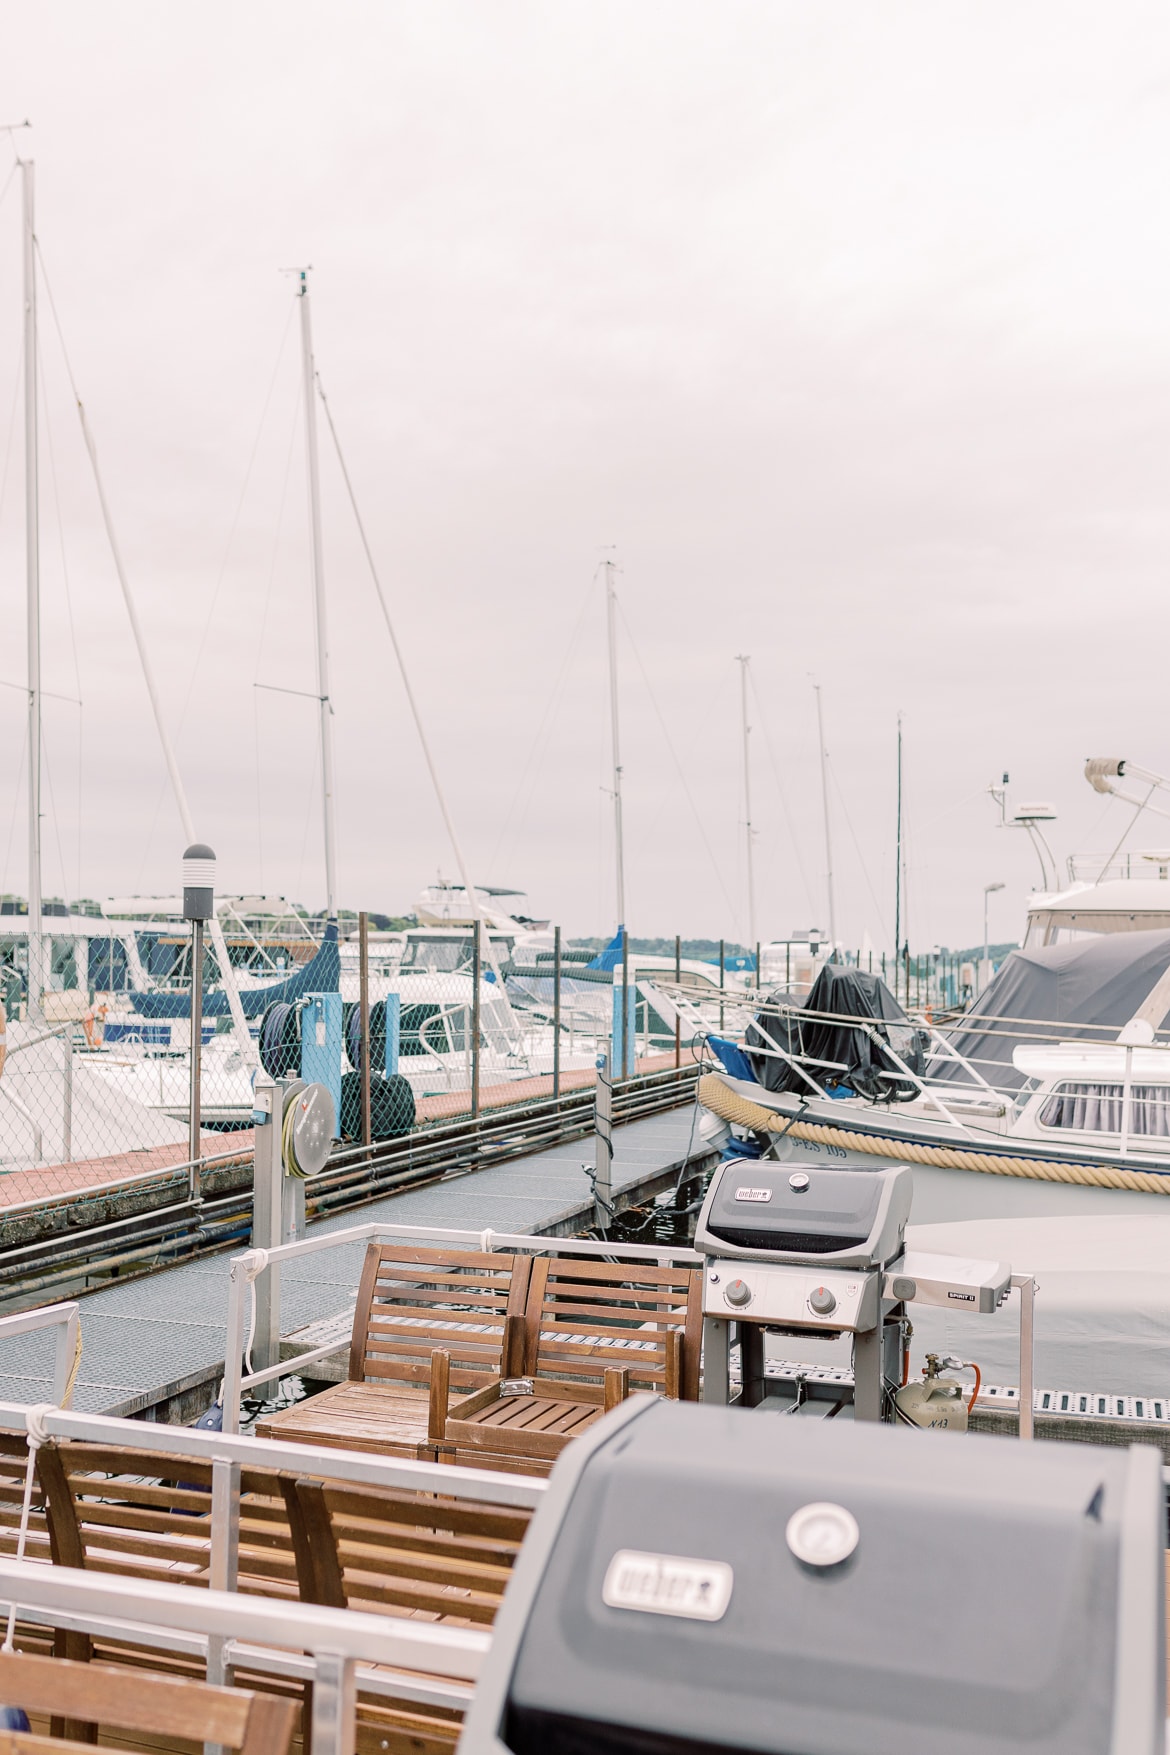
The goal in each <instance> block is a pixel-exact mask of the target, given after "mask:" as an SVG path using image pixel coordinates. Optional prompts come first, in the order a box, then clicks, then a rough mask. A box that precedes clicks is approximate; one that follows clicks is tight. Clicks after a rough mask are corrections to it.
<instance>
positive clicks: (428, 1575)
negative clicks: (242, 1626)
mask: <svg viewBox="0 0 1170 1755" xmlns="http://www.w3.org/2000/svg"><path fill="white" fill-rule="evenodd" d="M283 1485H284V1490H285V1498H286V1503H287V1505H288V1512H289V1523H290V1525H291V1528H292V1533H293V1545H294V1548H295V1551H296V1557H297V1575H298V1577H299V1579H300V1585H301V1600H302V1601H303V1602H311V1603H323V1604H326V1605H328V1606H329V1607H330V1608H337V1609H368V1610H372V1611H374V1612H379V1611H380V1612H382V1613H386V1612H387V1611H389V1612H390V1613H392V1614H393V1613H398V1614H419V1613H421V1614H424V1615H428V1616H430V1615H437V1616H438V1617H439V1618H440V1619H441V1620H453V1621H470V1622H473V1623H476V1624H480V1625H483V1624H485V1623H490V1622H492V1621H494V1619H495V1616H496V1610H497V1609H498V1608H499V1606H500V1600H501V1598H502V1597H503V1594H504V1587H505V1585H506V1584H507V1582H508V1576H509V1574H510V1572H511V1570H512V1565H513V1562H514V1561H515V1558H516V1555H517V1554H518V1553H519V1551H520V1544H521V1542H522V1541H523V1539H524V1534H525V1531H526V1530H527V1528H528V1523H529V1519H530V1517H531V1515H532V1514H531V1512H529V1511H526V1510H524V1509H521V1508H519V1507H504V1506H499V1505H481V1504H478V1503H476V1502H474V1501H471V1500H466V1499H443V1498H438V1497H436V1496H435V1495H434V1494H429V1493H422V1492H418V1493H415V1492H409V1491H399V1490H397V1489H391V1488H382V1487H348V1486H345V1485H343V1484H342V1483H341V1482H336V1481H332V1482H331V1481H321V1480H315V1479H309V1478H305V1477H301V1478H296V1477H294V1476H292V1475H286V1476H284V1477H283Z"/></svg>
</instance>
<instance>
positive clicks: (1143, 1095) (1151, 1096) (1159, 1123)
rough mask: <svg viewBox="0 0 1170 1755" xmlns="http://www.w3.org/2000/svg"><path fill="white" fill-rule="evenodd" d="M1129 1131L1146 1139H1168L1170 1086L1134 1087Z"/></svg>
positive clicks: (1169, 1131)
mask: <svg viewBox="0 0 1170 1755" xmlns="http://www.w3.org/2000/svg"><path fill="white" fill-rule="evenodd" d="M1129 1131H1130V1133H1132V1134H1141V1135H1143V1136H1144V1137H1145V1138H1147V1139H1159V1140H1164V1139H1170V1085H1134V1086H1133V1087H1132V1088H1131V1090H1130V1113H1129Z"/></svg>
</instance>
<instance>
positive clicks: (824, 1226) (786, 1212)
mask: <svg viewBox="0 0 1170 1755" xmlns="http://www.w3.org/2000/svg"><path fill="white" fill-rule="evenodd" d="M912 1186H913V1179H912V1173H911V1171H910V1170H909V1169H908V1168H907V1167H906V1166H905V1165H898V1166H897V1167H895V1168H893V1169H889V1170H822V1169H820V1168H815V1169H811V1170H807V1171H805V1170H796V1171H794V1170H792V1169H791V1167H790V1166H788V1165H783V1164H767V1163H763V1162H761V1161H760V1160H758V1159H757V1160H755V1161H754V1162H750V1163H737V1162H734V1161H732V1162H731V1163H727V1164H723V1165H721V1166H720V1167H719V1169H718V1170H717V1171H716V1172H715V1175H714V1176H713V1177H712V1179H711V1186H710V1188H709V1189H708V1191H707V1198H706V1200H705V1201H704V1203H703V1210H702V1212H701V1213H700V1214H699V1223H698V1226H697V1228H696V1232H695V1248H696V1249H700V1250H703V1251H704V1252H705V1253H706V1254H708V1255H733V1256H741V1257H745V1258H749V1259H754V1260H759V1261H777V1260H778V1261H790V1262H795V1263H799V1262H802V1261H807V1260H814V1261H817V1262H819V1263H822V1264H823V1263H827V1262H832V1263H834V1264H836V1265H838V1266H841V1267H857V1268H864V1267H873V1266H877V1265H878V1264H880V1263H882V1262H886V1261H889V1260H890V1259H891V1258H892V1257H893V1256H894V1255H896V1254H897V1253H898V1250H899V1249H900V1248H901V1246H902V1235H903V1232H904V1231H905V1228H906V1220H907V1218H908V1217H909V1213H910V1198H911V1192H912Z"/></svg>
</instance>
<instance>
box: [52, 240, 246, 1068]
mask: <svg viewBox="0 0 1170 1755" xmlns="http://www.w3.org/2000/svg"><path fill="white" fill-rule="evenodd" d="M33 243H34V248H35V249H36V251H37V256H38V258H39V260H40V264H41V275H42V278H43V279H44V283H45V292H46V293H47V294H48V299H49V310H50V311H51V313H52V317H53V324H54V327H55V328H56V331H57V339H58V341H59V342H60V345H61V357H62V359H63V360H64V362H65V371H66V374H67V375H68V378H69V387H70V389H71V390H72V392H73V399H74V402H75V403H76V405H77V416H78V419H79V420H80V422H81V433H82V437H83V439H84V440H85V448H86V451H87V452H88V453H89V461H90V467H91V469H92V471H93V480H94V487H95V488H96V490H97V496H98V505H99V507H100V508H101V514H102V521H103V523H104V525H105V530H106V540H107V541H108V542H109V545H110V554H111V556H112V558H113V562H114V571H115V573H116V574H117V576H118V584H119V585H120V587H121V590H122V601H123V603H124V604H125V607H126V615H127V619H128V620H129V623H130V631H131V633H132V634H133V636H134V644H135V646H136V648H137V651H138V662H139V667H140V669H141V671H142V679H143V682H144V683H145V685H146V692H147V695H148V696H149V698H150V705H151V710H152V712H153V714H154V722H155V729H156V731H157V733H158V739H159V742H160V743H161V744H162V749H163V756H164V758H165V760H166V765H167V772H168V774H169V776H170V781H171V788H172V791H173V792H174V795H175V804H176V807H177V809H178V812H179V820H180V822H181V823H182V826H183V833H184V835H186V837H187V840H188V842H193V841H195V840H196V838H197V837H196V834H195V823H194V819H193V817H192V815H191V810H190V806H189V805H188V803H187V793H186V789H185V788H184V786H183V779H182V775H181V774H180V773H179V764H178V760H177V758H176V755H175V749H174V745H173V744H172V742H171V738H170V733H169V732H168V730H167V726H166V721H165V719H164V718H163V712H162V703H161V701H160V699H159V695H158V689H157V687H156V685H155V680H154V672H153V671H152V669H151V667H150V660H149V658H148V656H147V651H146V641H145V639H144V637H143V633H142V624H141V623H140V622H139V620H138V609H137V605H136V604H135V601H134V595H133V593H132V592H131V590H130V581H129V578H128V577H127V574H126V569H125V567H124V566H123V564H122V551H121V549H120V547H119V546H118V539H117V535H116V534H115V531H114V523H113V518H112V516H111V514H110V508H109V503H108V501H107V500H106V494H105V487H104V485H103V483H102V476H101V470H100V469H99V468H98V459H97V447H96V445H95V444H94V440H93V434H92V433H91V432H90V428H89V422H88V421H87V419H86V415H85V404H84V403H83V402H82V400H81V397H80V395H79V393H78V389H77V381H76V379H75V378H74V376H73V367H72V365H71V364H70V360H69V351H68V349H67V348H66V346H65V336H64V334H63V332H62V329H61V320H60V318H59V317H58V315H57V305H56V301H55V300H54V298H53V289H52V286H51V285H50V282H49V276H48V272H47V270H46V268H45V262H44V257H43V255H41V252H40V246H39V244H37V242H36V239H35V238H34V240H33ZM208 924H209V928H210V932H211V941H212V944H213V946H214V947H215V955H216V960H217V961H218V963H219V967H220V975H221V978H222V980H223V986H224V991H225V993H226V995H227V1001H228V1008H229V1010H230V1012H231V1016H232V1023H233V1025H234V1027H235V1034H236V1040H237V1043H238V1046H239V1050H240V1054H241V1057H242V1058H243V1061H244V1064H245V1065H249V1064H252V1065H255V1063H256V1048H255V1044H254V1043H253V1041H252V1037H251V1035H250V1033H249V1030H248V1022H247V1019H246V1018H245V1017H244V1008H243V1006H242V1005H241V1004H240V995H239V989H238V988H237V986H236V981H235V974H234V972H233V970H232V966H231V958H230V957H229V956H228V950H227V944H226V941H225V939H224V936H223V927H222V925H221V924H220V921H219V917H218V915H216V914H214V913H213V914H212V917H211V920H210V921H209V923H208Z"/></svg>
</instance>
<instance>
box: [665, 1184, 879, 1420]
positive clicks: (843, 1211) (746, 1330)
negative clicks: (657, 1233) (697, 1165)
mask: <svg viewBox="0 0 1170 1755" xmlns="http://www.w3.org/2000/svg"><path fill="white" fill-rule="evenodd" d="M912 1193H913V1177H912V1173H911V1171H910V1170H909V1169H907V1168H906V1167H905V1166H904V1165H899V1166H897V1167H896V1168H893V1169H890V1170H878V1171H872V1170H821V1169H813V1170H792V1169H790V1168H789V1167H788V1166H787V1165H779V1164H770V1163H764V1162H762V1161H760V1160H754V1161H746V1160H745V1161H738V1162H737V1161H735V1160H732V1161H731V1162H729V1163H727V1164H723V1165H721V1166H720V1167H719V1169H718V1170H717V1171H716V1172H715V1175H714V1176H713V1177H712V1179H711V1185H710V1187H709V1189H708V1191H707V1198H706V1200H705V1201H704V1203H703V1208H702V1211H701V1212H700V1214H699V1222H698V1226H697V1228H696V1231H695V1248H696V1249H698V1250H700V1251H701V1252H702V1254H703V1255H705V1256H706V1257H707V1260H706V1264H705V1268H704V1288H703V1366H704V1389H703V1396H704V1400H705V1401H711V1402H727V1401H729V1400H731V1399H732V1395H731V1378H730V1369H731V1349H732V1345H733V1343H734V1341H735V1339H736V1338H738V1342H739V1350H740V1373H741V1387H740V1390H739V1394H738V1396H737V1397H736V1398H735V1399H736V1400H737V1401H739V1402H740V1403H741V1405H743V1406H745V1407H756V1406H759V1405H760V1404H761V1403H763V1402H765V1401H766V1399H767V1398H768V1395H769V1385H768V1383H767V1380H766V1375H765V1359H764V1335H765V1333H766V1332H769V1331H770V1332H773V1333H776V1332H779V1333H781V1334H796V1335H804V1336H806V1337H807V1335H808V1334H809V1333H810V1332H811V1333H814V1334H821V1335H840V1334H851V1335H852V1336H853V1381H852V1393H851V1395H850V1386H849V1385H848V1384H847V1383H846V1384H844V1385H843V1384H841V1383H840V1382H837V1383H835V1384H834V1385H833V1388H832V1392H831V1396H832V1400H833V1405H834V1407H835V1406H837V1405H839V1404H840V1403H842V1402H844V1401H848V1400H850V1399H851V1400H852V1402H853V1408H854V1413H855V1416H856V1417H857V1418H858V1419H868V1420H878V1419H881V1418H882V1413H883V1408H884V1406H885V1402H886V1396H885V1386H886V1385H887V1384H896V1383H898V1382H900V1364H901V1335H900V1327H899V1322H898V1320H897V1318H896V1317H895V1316H894V1314H893V1313H894V1312H895V1311H896V1310H897V1308H898V1304H899V1302H900V1301H899V1300H898V1299H897V1298H896V1297H895V1296H893V1295H892V1293H890V1294H887V1292H886V1289H885V1287H884V1284H883V1276H884V1273H885V1270H886V1268H887V1267H888V1266H889V1265H890V1264H891V1263H894V1262H895V1261H896V1260H897V1259H898V1257H899V1256H900V1255H901V1253H902V1246H903V1235H904V1233H905V1229H906V1220H907V1218H908V1217H909V1214H910V1201H911V1196H912ZM837 1375H838V1376H839V1374H837ZM807 1390H808V1384H807V1381H806V1382H805V1383H804V1391H805V1392H806V1393H807Z"/></svg>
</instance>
